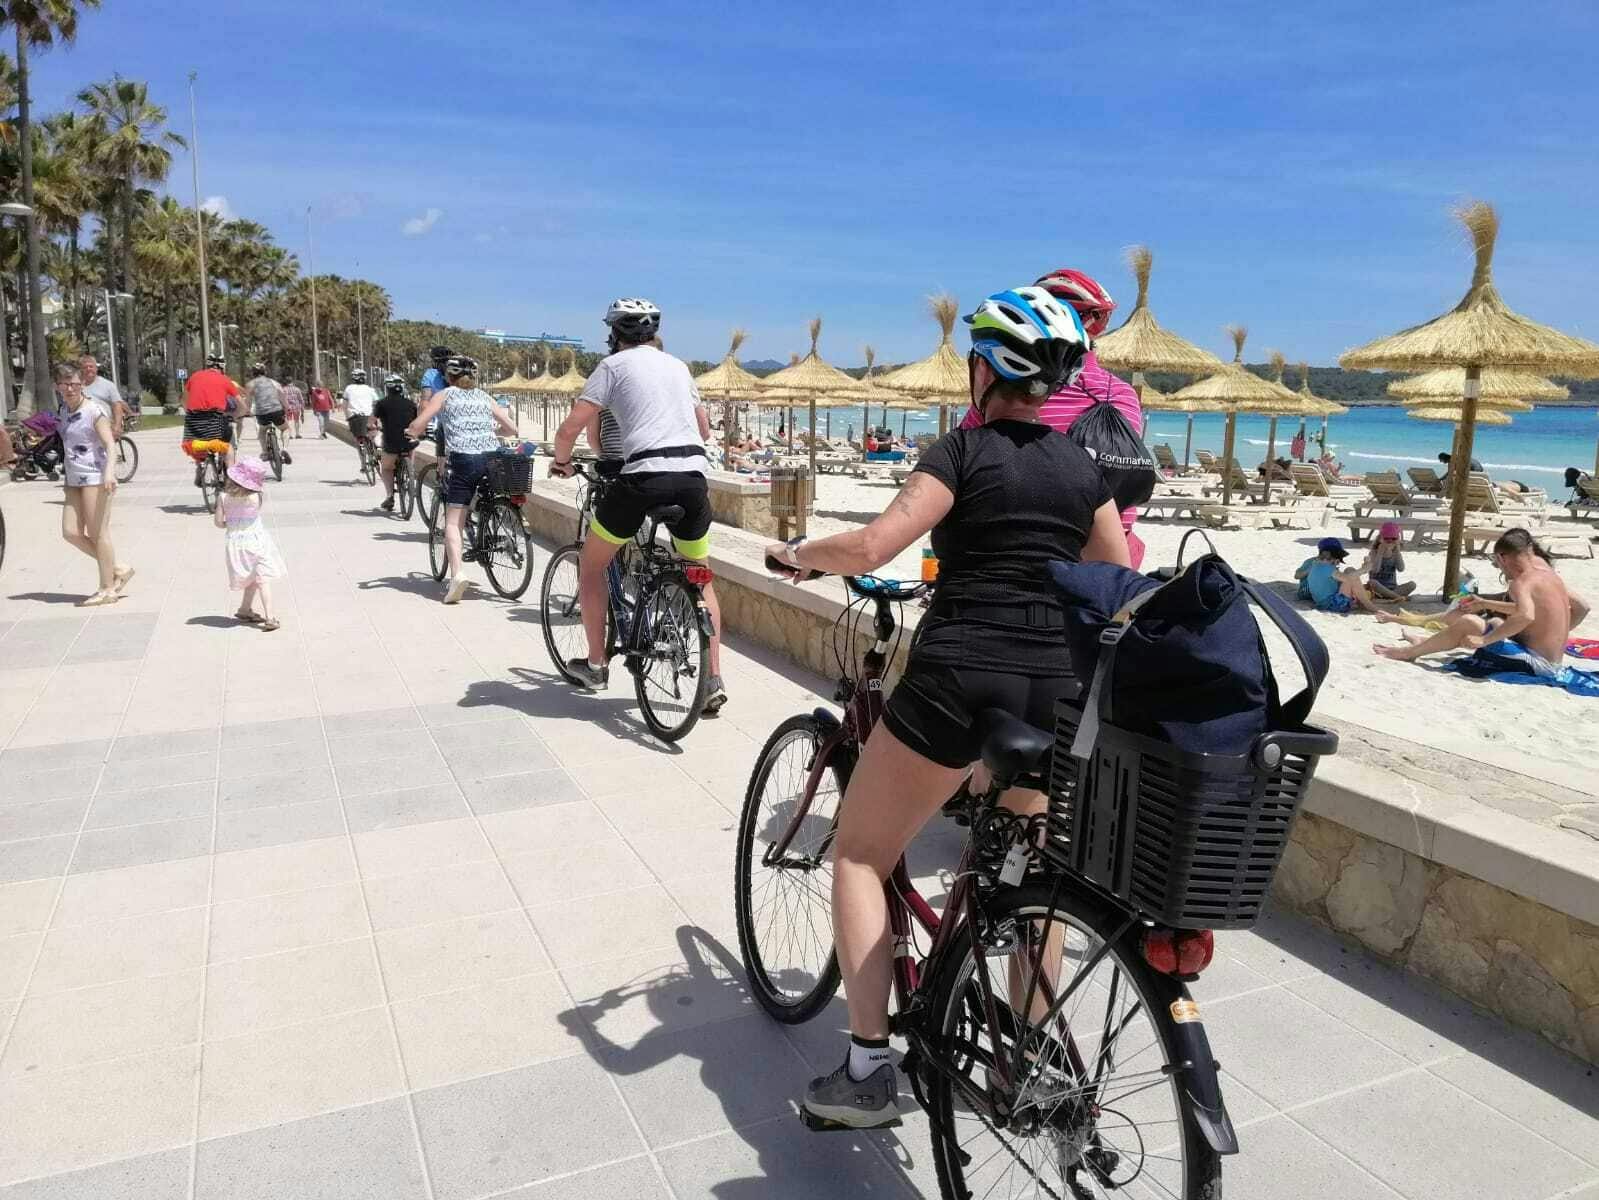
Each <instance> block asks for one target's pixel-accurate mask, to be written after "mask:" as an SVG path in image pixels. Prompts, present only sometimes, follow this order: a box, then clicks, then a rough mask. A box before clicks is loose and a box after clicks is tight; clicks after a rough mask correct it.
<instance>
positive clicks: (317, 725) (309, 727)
mask: <svg viewBox="0 0 1599 1200" xmlns="http://www.w3.org/2000/svg"><path fill="white" fill-rule="evenodd" d="M300 741H305V742H306V743H308V744H315V745H318V746H320V745H321V744H322V721H321V718H319V717H289V718H288V719H286V720H279V721H241V722H238V723H232V722H229V723H227V724H224V725H223V726H222V749H223V750H224V751H235V750H255V749H259V748H261V747H263V746H284V745H288V744H289V743H291V742H300Z"/></svg>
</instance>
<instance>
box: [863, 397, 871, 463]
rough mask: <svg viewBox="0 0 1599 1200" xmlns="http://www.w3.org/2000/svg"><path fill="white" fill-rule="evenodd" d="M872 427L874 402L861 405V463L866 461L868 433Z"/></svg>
mask: <svg viewBox="0 0 1599 1200" xmlns="http://www.w3.org/2000/svg"><path fill="white" fill-rule="evenodd" d="M871 427H872V402H871V401H870V400H868V401H867V402H866V403H865V404H863V405H861V461H862V462H865V461H866V431H867V430H868V429H870V428H871Z"/></svg>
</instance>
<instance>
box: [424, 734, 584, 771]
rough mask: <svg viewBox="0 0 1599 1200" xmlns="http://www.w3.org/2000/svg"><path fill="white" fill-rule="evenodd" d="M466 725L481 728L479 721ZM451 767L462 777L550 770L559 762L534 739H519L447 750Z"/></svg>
mask: <svg viewBox="0 0 1599 1200" xmlns="http://www.w3.org/2000/svg"><path fill="white" fill-rule="evenodd" d="M461 728H463V729H481V728H482V726H480V725H464V726H461ZM446 758H447V759H448V760H449V764H450V770H451V771H452V772H453V773H454V775H455V777H456V778H457V779H460V780H463V781H464V780H470V779H493V778H496V777H498V776H501V775H516V774H523V773H526V772H529V771H547V770H549V769H550V768H551V767H555V766H558V765H559V764H558V763H556V761H555V757H554V755H552V754H551V753H550V752H549V751H548V750H546V749H545V748H544V747H543V746H541V745H539V744H537V743H535V742H533V741H526V742H519V743H516V744H514V745H511V746H504V747H501V748H499V749H495V750H467V751H462V752H460V753H454V752H446Z"/></svg>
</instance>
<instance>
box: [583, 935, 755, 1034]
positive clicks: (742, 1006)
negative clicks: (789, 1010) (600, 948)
mask: <svg viewBox="0 0 1599 1200" xmlns="http://www.w3.org/2000/svg"><path fill="white" fill-rule="evenodd" d="M685 943H686V945H687V946H688V949H687V950H686V951H684V950H677V949H674V950H670V951H660V950H657V951H654V952H652V953H644V954H631V955H628V956H627V957H625V958H614V959H609V960H607V961H605V962H596V963H588V964H586V965H583V966H578V967H566V968H563V969H562V971H561V975H562V978H564V979H565V980H566V983H567V986H568V987H569V988H570V989H571V991H572V995H573V996H575V997H576V998H577V1008H578V1013H579V1015H581V1016H582V1017H583V1018H584V1020H585V1021H587V1022H588V1023H589V1025H590V1026H591V1027H592V1028H593V1029H594V1031H595V1033H596V1035H597V1037H598V1039H599V1040H600V1041H601V1042H602V1043H605V1044H609V1045H613V1046H625V1047H636V1046H637V1045H638V1044H639V1043H640V1042H642V1041H644V1040H646V1039H648V1038H651V1037H659V1036H661V1035H662V1034H665V1033H670V1032H672V1031H675V1030H681V1029H689V1028H692V1027H694V1026H699V1025H705V1024H709V1023H711V1022H719V1021H727V1020H731V1019H732V1018H734V1017H740V1016H744V1015H746V1014H748V1013H751V1012H753V1011H755V1005H754V1001H752V1000H751V999H750V996H749V993H748V991H747V990H746V989H745V987H744V970H743V967H742V966H741V965H740V964H739V962H738V960H737V959H728V960H723V959H721V958H719V957H717V955H716V952H715V948H712V947H706V946H703V945H701V944H699V943H697V942H696V941H694V940H693V939H691V938H685Z"/></svg>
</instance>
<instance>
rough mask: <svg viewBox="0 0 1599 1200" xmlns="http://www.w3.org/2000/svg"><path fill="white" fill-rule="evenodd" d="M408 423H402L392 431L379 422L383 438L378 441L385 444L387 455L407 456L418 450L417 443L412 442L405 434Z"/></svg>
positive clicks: (384, 450)
mask: <svg viewBox="0 0 1599 1200" xmlns="http://www.w3.org/2000/svg"><path fill="white" fill-rule="evenodd" d="M406 424H407V422H404V421H402V422H401V423H400V424H398V425H396V426H394V427H393V428H392V429H391V428H390V427H389V426H387V425H384V424H383V423H382V422H379V428H380V429H381V431H382V436H381V437H380V438H379V439H378V440H379V441H381V442H382V443H383V453H385V454H406V453H408V452H410V451H412V450H415V449H416V442H414V441H412V440H411V438H410V437H409V436H407V434H406V432H405V428H406Z"/></svg>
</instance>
